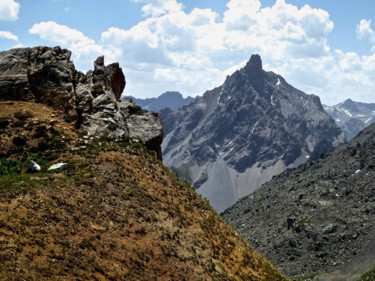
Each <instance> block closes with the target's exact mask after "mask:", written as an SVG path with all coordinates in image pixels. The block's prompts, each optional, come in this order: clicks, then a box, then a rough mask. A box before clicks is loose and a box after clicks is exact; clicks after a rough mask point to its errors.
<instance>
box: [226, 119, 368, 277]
mask: <svg viewBox="0 0 375 281" xmlns="http://www.w3.org/2000/svg"><path fill="white" fill-rule="evenodd" d="M374 155H375V125H374V124H372V125H370V126H369V127H368V128H366V129H365V130H363V131H362V132H361V133H360V134H359V135H358V136H357V137H356V138H354V139H353V140H352V141H350V142H349V143H346V144H343V145H341V146H339V147H338V148H337V149H335V150H334V151H333V152H332V153H329V154H325V155H322V157H321V158H320V159H317V160H316V161H312V162H310V163H309V164H305V165H303V166H300V167H299V168H296V169H289V170H287V171H285V172H284V173H282V174H281V175H279V176H278V177H274V178H273V179H272V180H271V181H270V182H268V183H266V184H264V185H263V186H262V187H261V188H260V189H258V190H257V191H256V192H255V193H253V194H251V195H250V196H247V197H245V198H243V199H241V200H239V201H238V202H237V203H236V204H235V205H234V206H232V207H230V208H229V209H228V210H226V211H225V213H224V214H223V217H224V219H225V220H226V221H228V222H229V223H230V224H231V225H232V226H233V227H234V228H235V229H236V230H237V231H238V232H239V233H241V234H242V235H243V236H244V237H245V238H246V239H247V240H248V241H249V242H250V243H252V245H254V247H255V248H256V249H257V250H259V251H260V252H261V253H263V254H264V255H265V256H266V257H268V258H269V259H270V260H271V261H272V262H273V263H274V264H276V265H277V266H279V267H280V268H281V269H282V270H283V271H284V272H286V274H288V275H289V276H292V277H297V276H309V275H316V276H319V275H320V274H323V273H326V274H323V276H325V277H324V278H323V277H321V279H319V278H317V279H316V280H358V278H359V277H360V276H361V274H364V273H365V272H366V271H368V270H371V268H372V267H373V266H374V265H375V250H374V249H375V240H374V231H375V229H374V221H375V211H374V210H375V196H374V195H375V184H374V178H375V157H374ZM372 276H373V273H372ZM372 278H373V277H372ZM363 280H373V279H363Z"/></svg>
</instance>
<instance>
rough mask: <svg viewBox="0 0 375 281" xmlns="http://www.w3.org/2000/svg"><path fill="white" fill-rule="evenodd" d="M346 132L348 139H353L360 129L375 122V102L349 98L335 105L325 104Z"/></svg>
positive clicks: (328, 111) (326, 108) (329, 112)
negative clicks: (357, 100)
mask: <svg viewBox="0 0 375 281" xmlns="http://www.w3.org/2000/svg"><path fill="white" fill-rule="evenodd" d="M324 110H325V111H326V112H327V113H328V114H329V115H331V116H332V118H333V119H334V120H335V122H336V123H337V125H338V126H339V127H340V128H341V130H342V131H343V132H344V134H345V136H346V139H347V140H352V139H353V138H354V137H355V136H356V135H357V134H358V133H359V132H360V131H362V130H363V129H364V128H366V127H367V126H369V125H371V124H372V123H374V122H375V104H374V103H363V102H356V101H352V100H351V99H348V100H346V101H344V102H341V103H339V104H337V105H334V106H324Z"/></svg>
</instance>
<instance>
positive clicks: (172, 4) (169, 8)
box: [133, 0, 183, 17]
mask: <svg viewBox="0 0 375 281" xmlns="http://www.w3.org/2000/svg"><path fill="white" fill-rule="evenodd" d="M133 1H134V2H138V3H147V4H145V5H144V6H143V7H142V11H143V15H144V16H152V17H159V16H161V15H164V14H167V13H174V12H178V11H181V10H182V8H183V5H182V4H180V3H177V1H176V0H133Z"/></svg>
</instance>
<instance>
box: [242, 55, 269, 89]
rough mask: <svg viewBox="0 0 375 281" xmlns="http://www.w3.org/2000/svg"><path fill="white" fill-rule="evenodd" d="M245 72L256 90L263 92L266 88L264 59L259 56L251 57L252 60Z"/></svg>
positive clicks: (247, 64)
mask: <svg viewBox="0 0 375 281" xmlns="http://www.w3.org/2000/svg"><path fill="white" fill-rule="evenodd" d="M244 69H245V71H246V73H247V75H248V76H249V79H250V81H251V82H252V84H253V86H254V88H255V89H256V90H257V91H260V92H261V91H263V87H264V71H263V66H262V59H261V57H260V56H259V55H257V54H256V55H251V57H250V60H249V61H248V62H247V63H246V66H245V68H244Z"/></svg>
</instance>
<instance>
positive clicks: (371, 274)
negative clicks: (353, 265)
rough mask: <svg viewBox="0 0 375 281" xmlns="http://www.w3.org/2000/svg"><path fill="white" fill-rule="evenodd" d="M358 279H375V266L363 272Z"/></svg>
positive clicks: (364, 280) (362, 280)
mask: <svg viewBox="0 0 375 281" xmlns="http://www.w3.org/2000/svg"><path fill="white" fill-rule="evenodd" d="M358 281H375V266H374V267H373V268H371V269H370V270H369V271H367V272H366V273H365V274H363V275H362V276H361V279H359V280H358Z"/></svg>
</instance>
